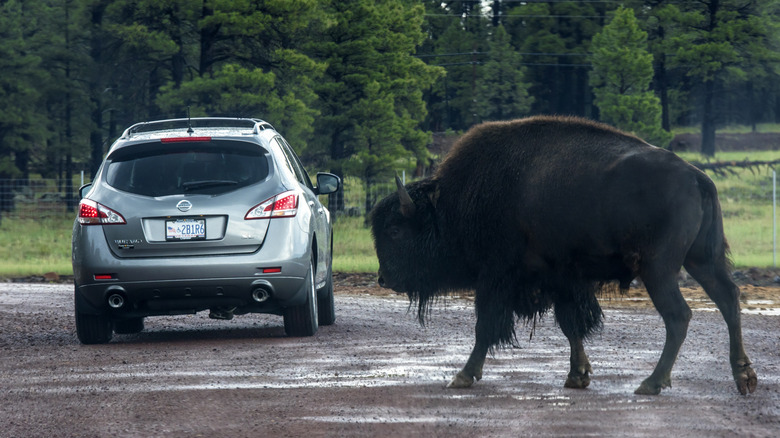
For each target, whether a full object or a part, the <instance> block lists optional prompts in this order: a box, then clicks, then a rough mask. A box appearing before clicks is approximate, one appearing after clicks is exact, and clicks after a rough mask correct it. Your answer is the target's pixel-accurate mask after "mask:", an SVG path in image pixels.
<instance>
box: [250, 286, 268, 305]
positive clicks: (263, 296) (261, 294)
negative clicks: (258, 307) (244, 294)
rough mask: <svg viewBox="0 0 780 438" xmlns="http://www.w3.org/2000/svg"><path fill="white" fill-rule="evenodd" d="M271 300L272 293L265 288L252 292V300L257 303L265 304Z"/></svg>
mask: <svg viewBox="0 0 780 438" xmlns="http://www.w3.org/2000/svg"><path fill="white" fill-rule="evenodd" d="M269 298H271V292H269V291H268V289H266V288H265V287H262V286H260V287H256V288H254V289H253V290H252V299H253V300H255V302H256V303H264V302H266V301H268V299H269Z"/></svg>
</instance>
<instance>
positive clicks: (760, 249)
mask: <svg viewBox="0 0 780 438" xmlns="http://www.w3.org/2000/svg"><path fill="white" fill-rule="evenodd" d="M681 155H682V156H683V157H684V158H686V159H688V160H692V161H700V160H701V157H700V156H699V155H698V154H681ZM746 158H748V159H750V160H753V161H758V160H763V161H771V160H777V159H780V151H761V152H749V153H748V152H734V153H720V154H718V156H717V157H716V160H717V161H741V160H744V159H746ZM710 176H711V177H712V179H713V180H714V181H715V184H716V185H717V186H718V191H719V194H720V200H721V205H722V207H723V218H724V225H725V230H726V236H727V238H728V239H729V243H730V245H731V255H732V259H733V260H734V263H735V264H736V266H737V267H751V266H755V267H771V266H773V263H774V260H773V229H772V172H771V169H767V168H765V167H764V168H759V169H753V170H748V169H743V170H740V171H739V172H738V174H736V175H729V176H726V177H724V176H718V175H712V174H710ZM779 196H780V195H779ZM72 224H73V218H72V216H70V215H62V216H56V217H49V218H44V219H35V220H33V219H11V218H8V217H5V218H3V220H2V222H1V223H0V276H2V277H22V276H27V275H42V274H44V273H47V272H56V273H58V274H61V275H69V274H71V273H72V269H71V264H70V235H71V228H72ZM334 251H335V258H334V263H333V269H334V270H335V271H338V272H376V271H377V269H378V267H379V264H378V262H377V260H376V255H375V254H374V247H373V242H372V239H371V233H370V231H369V229H368V228H367V227H366V226H365V224H364V219H363V218H362V217H339V218H338V220H337V221H336V224H335V240H334Z"/></svg>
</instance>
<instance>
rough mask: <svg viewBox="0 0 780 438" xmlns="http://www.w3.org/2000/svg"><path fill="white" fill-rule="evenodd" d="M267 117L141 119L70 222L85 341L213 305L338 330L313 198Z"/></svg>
mask: <svg viewBox="0 0 780 438" xmlns="http://www.w3.org/2000/svg"><path fill="white" fill-rule="evenodd" d="M340 186H341V181H340V180H339V178H338V177H337V176H335V175H332V174H328V173H318V174H317V185H316V186H315V185H313V184H312V182H311V181H310V180H309V176H308V174H307V173H306V170H305V169H304V168H303V166H302V165H301V162H300V160H299V159H298V156H297V155H296V154H295V152H293V150H292V148H291V147H290V145H289V144H288V143H287V141H285V139H284V138H283V137H282V136H281V135H280V134H279V133H278V132H277V131H276V130H275V129H274V128H273V127H272V126H271V125H270V124H268V123H267V122H265V121H262V120H258V119H230V118H194V119H176V120H162V121H156V122H147V123H139V124H136V125H133V126H131V127H130V128H128V129H127V130H126V131H125V132H124V133H123V134H122V136H121V137H120V138H119V139H118V140H117V141H116V142H115V143H114V144H113V145H112V146H111V148H110V149H109V151H108V154H107V155H106V158H105V160H104V161H103V164H102V165H101V167H100V169H99V170H98V172H97V175H96V176H95V180H94V181H93V183H92V184H87V185H85V186H84V187H82V188H81V189H80V195H81V197H82V199H81V203H80V205H79V212H78V217H77V218H76V221H75V222H74V224H73V247H72V249H73V252H72V258H73V274H74V283H75V316H76V331H77V334H78V338H79V340H80V341H81V342H82V343H84V344H96V343H105V342H108V341H110V340H111V338H112V335H113V333H119V334H128V333H137V332H140V331H141V330H143V327H144V318H145V317H147V316H156V315H176V314H188V313H196V312H199V311H205V310H209V311H210V314H209V316H210V317H212V318H216V319H231V318H233V315H241V314H245V313H250V312H253V313H272V314H277V315H282V316H283V317H284V328H285V332H286V333H287V334H288V335H290V336H311V335H313V334H314V333H316V332H317V328H318V326H319V325H329V324H333V322H334V321H335V310H334V304H333V283H332V276H331V262H332V259H333V254H332V249H333V232H332V226H331V220H330V213H329V212H328V210H327V209H326V208H325V207H324V206H323V205H322V204H321V203H320V201H319V199H318V197H317V196H318V195H325V194H329V193H334V192H336V191H337V190H339V188H340Z"/></svg>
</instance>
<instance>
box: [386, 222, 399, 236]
mask: <svg viewBox="0 0 780 438" xmlns="http://www.w3.org/2000/svg"><path fill="white" fill-rule="evenodd" d="M386 232H387V235H388V236H389V237H390V238H391V239H399V238H401V234H403V232H402V231H401V228H399V227H397V226H395V225H393V226H391V227H390V228H388V229H387V231H386Z"/></svg>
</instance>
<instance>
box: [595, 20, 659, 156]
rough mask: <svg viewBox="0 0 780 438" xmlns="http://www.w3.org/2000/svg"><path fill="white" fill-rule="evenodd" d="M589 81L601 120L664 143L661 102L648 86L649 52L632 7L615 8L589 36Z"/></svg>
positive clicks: (650, 68)
mask: <svg viewBox="0 0 780 438" xmlns="http://www.w3.org/2000/svg"><path fill="white" fill-rule="evenodd" d="M591 50H592V52H593V55H592V58H591V60H592V63H593V71H592V72H591V75H590V84H591V86H592V87H593V93H594V94H595V95H596V100H595V103H596V105H597V106H598V107H599V111H600V113H601V117H600V118H601V120H603V121H604V122H607V123H610V124H612V125H615V126H616V127H618V128H620V129H623V130H625V131H629V132H633V133H634V134H636V135H638V136H639V137H642V138H644V139H645V140H647V141H649V142H651V143H654V144H657V145H659V146H666V145H667V144H668V143H669V141H670V140H671V139H672V135H671V134H670V133H669V132H667V131H664V130H663V129H662V128H661V102H660V99H658V97H657V96H655V95H654V94H653V92H652V91H650V90H649V87H650V83H651V82H652V79H653V56H652V55H651V54H650V53H648V52H647V32H645V31H643V30H641V29H639V25H638V23H637V21H636V18H635V16H634V11H633V10H631V9H626V8H623V7H621V8H619V9H617V10H616V11H615V15H614V17H613V18H612V20H611V21H610V22H609V24H607V25H606V26H604V28H603V29H602V31H601V32H599V33H598V34H596V36H594V37H593V44H592V45H591Z"/></svg>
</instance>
